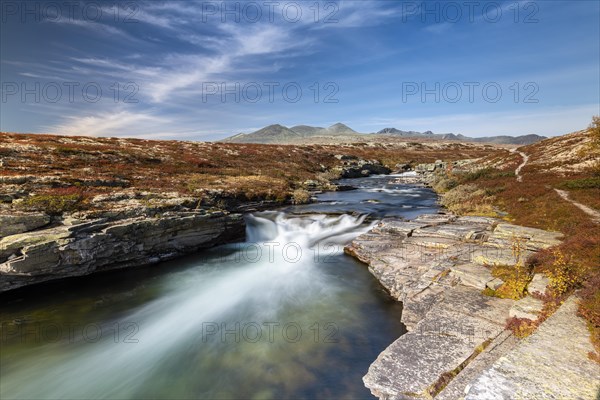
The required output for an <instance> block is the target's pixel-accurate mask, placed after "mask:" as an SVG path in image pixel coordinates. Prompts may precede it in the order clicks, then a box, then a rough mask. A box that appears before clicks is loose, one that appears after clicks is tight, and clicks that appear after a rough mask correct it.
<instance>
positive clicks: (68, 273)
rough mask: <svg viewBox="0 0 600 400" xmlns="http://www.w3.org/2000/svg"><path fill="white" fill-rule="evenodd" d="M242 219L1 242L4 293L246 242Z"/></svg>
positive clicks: (189, 219) (181, 216) (205, 218)
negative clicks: (221, 245)
mask: <svg viewBox="0 0 600 400" xmlns="http://www.w3.org/2000/svg"><path fill="white" fill-rule="evenodd" d="M243 236H244V221H243V218H242V217H241V215H239V214H224V213H222V212H218V213H212V214H206V213H196V212H172V213H165V214H164V215H162V216H160V217H155V218H145V217H137V218H128V219H123V220H118V221H112V222H108V221H107V220H104V219H98V220H94V221H89V222H85V223H82V224H77V225H70V226H69V225H62V226H59V227H56V228H51V229H44V230H40V231H36V232H31V233H27V234H19V235H13V236H7V237H5V238H3V239H2V240H0V262H1V264H0V292H2V291H6V290H11V289H15V288H18V287H21V286H26V285H29V284H33V283H38V282H43V281H47V280H53V279H59V278H65V277H73V276H81V275H88V274H91V273H94V272H97V271H105V270H110V269H119V268H127V267H132V266H140V265H146V264H153V263H157V262H159V261H163V260H167V259H171V258H175V257H177V256H180V255H183V254H186V253H191V252H194V251H197V250H198V249H202V248H207V247H211V246H215V245H217V244H221V243H225V242H228V241H232V240H235V239H240V238H243Z"/></svg>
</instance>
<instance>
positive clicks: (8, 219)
mask: <svg viewBox="0 0 600 400" xmlns="http://www.w3.org/2000/svg"><path fill="white" fill-rule="evenodd" d="M49 223H50V217H49V216H48V215H46V214H42V213H21V214H12V215H0V239H2V238H3V237H5V236H10V235H15V234H17V233H23V232H29V231H31V230H34V229H37V228H40V227H43V226H46V225H48V224H49Z"/></svg>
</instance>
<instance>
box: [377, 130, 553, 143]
mask: <svg viewBox="0 0 600 400" xmlns="http://www.w3.org/2000/svg"><path fill="white" fill-rule="evenodd" d="M375 135H387V136H402V137H415V138H430V139H439V140H460V141H465V142H476V143H494V144H518V145H527V144H532V143H536V142H539V141H540V140H544V139H547V137H546V136H539V135H523V136H487V137H478V138H472V137H468V136H464V135H461V134H458V135H456V134H454V133H437V134H436V133H433V132H431V131H425V132H416V131H401V130H399V129H396V128H384V129H382V130H380V131H379V132H377V133H375Z"/></svg>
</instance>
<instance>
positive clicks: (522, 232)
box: [492, 224, 563, 250]
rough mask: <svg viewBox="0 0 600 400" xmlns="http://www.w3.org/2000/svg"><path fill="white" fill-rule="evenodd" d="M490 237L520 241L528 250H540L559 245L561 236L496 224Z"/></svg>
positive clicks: (516, 226) (521, 227)
mask: <svg viewBox="0 0 600 400" xmlns="http://www.w3.org/2000/svg"><path fill="white" fill-rule="evenodd" d="M492 237H496V238H501V239H506V240H514V239H515V238H517V239H522V240H525V241H526V243H527V248H528V249H530V250H540V249H547V248H548V247H551V246H555V245H557V244H559V243H560V241H561V239H562V237H563V235H562V234H561V233H560V232H549V231H544V230H542V229H536V228H528V227H525V226H519V225H511V224H498V226H496V229H494V233H493V236H492Z"/></svg>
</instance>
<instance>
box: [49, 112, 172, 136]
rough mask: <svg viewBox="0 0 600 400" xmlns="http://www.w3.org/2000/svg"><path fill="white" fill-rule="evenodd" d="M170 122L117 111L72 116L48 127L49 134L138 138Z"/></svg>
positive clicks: (146, 114) (146, 115)
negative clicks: (158, 125)
mask: <svg viewBox="0 0 600 400" xmlns="http://www.w3.org/2000/svg"><path fill="white" fill-rule="evenodd" d="M168 122H169V120H167V119H165V118H161V117H156V116H154V115H151V114H148V113H135V112H130V111H117V112H113V113H102V114H98V115H88V116H71V117H67V118H65V120H64V121H63V122H62V123H60V124H58V125H51V126H48V127H47V128H46V129H47V130H48V131H49V132H54V133H60V134H62V135H85V136H105V135H107V134H108V135H114V136H136V135H140V134H141V135H145V134H147V133H148V132H149V130H151V129H155V127H156V124H157V123H160V124H165V123H168Z"/></svg>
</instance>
